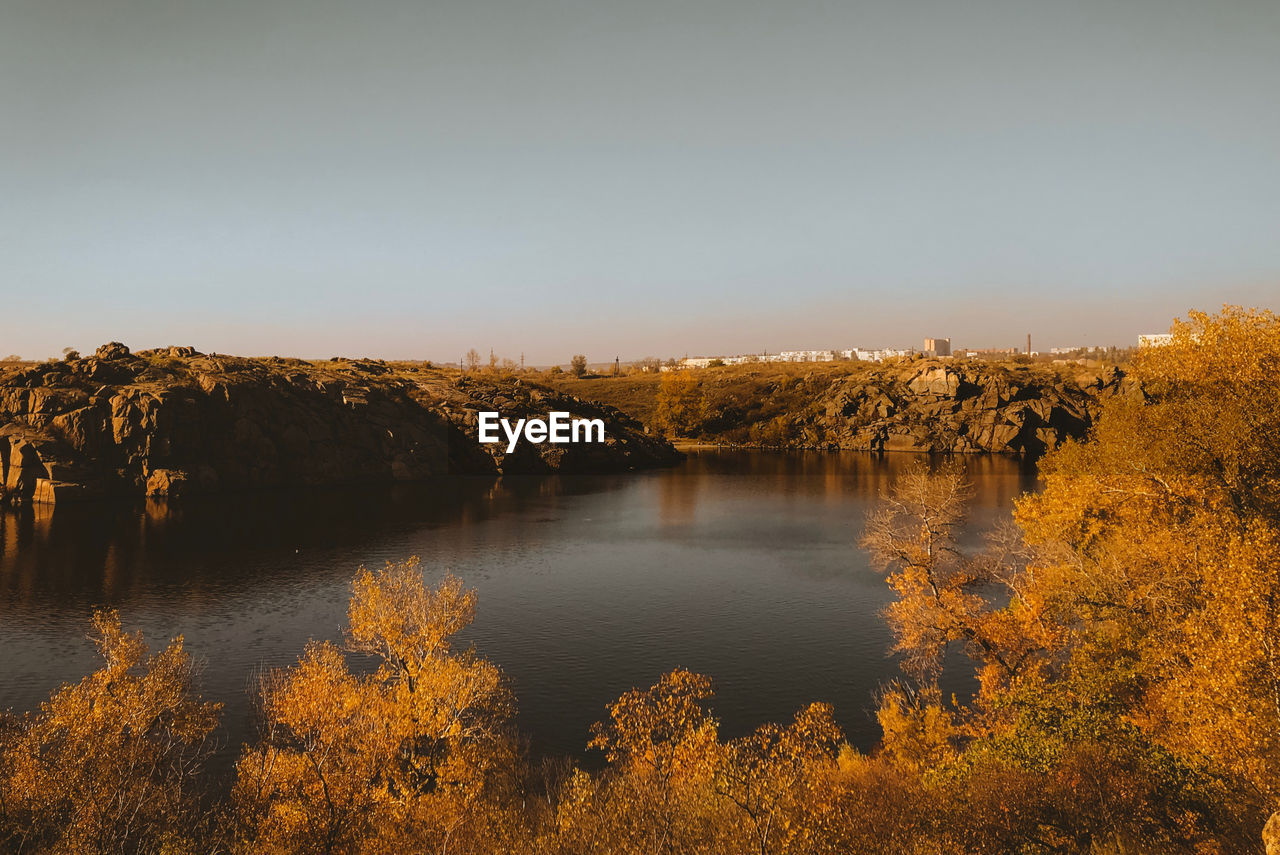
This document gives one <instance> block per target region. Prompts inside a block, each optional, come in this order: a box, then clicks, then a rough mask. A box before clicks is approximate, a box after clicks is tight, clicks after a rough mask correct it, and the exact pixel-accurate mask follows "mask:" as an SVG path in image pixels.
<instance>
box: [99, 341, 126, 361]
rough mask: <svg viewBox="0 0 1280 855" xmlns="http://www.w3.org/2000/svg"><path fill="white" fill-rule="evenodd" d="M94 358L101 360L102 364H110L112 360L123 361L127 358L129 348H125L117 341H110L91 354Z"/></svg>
mask: <svg viewBox="0 0 1280 855" xmlns="http://www.w3.org/2000/svg"><path fill="white" fill-rule="evenodd" d="M93 355H94V357H95V358H97V359H101V360H102V361H103V362H110V361H111V360H114V359H124V358H126V357H128V356H129V348H127V347H125V346H124V345H123V344H121V343H120V342H118V341H110V342H107V343H106V344H104V345H102V346H101V347H99V348H98V349H97V350H96V351H94V353H93Z"/></svg>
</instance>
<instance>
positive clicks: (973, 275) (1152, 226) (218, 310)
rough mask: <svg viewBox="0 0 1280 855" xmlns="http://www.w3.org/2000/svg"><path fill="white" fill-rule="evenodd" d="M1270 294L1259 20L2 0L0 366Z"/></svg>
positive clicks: (1060, 341) (580, 339) (1276, 21)
mask: <svg viewBox="0 0 1280 855" xmlns="http://www.w3.org/2000/svg"><path fill="white" fill-rule="evenodd" d="M1278 297H1280V2H1276V0H1256V2H1243V0H1242V1H1241V2H1233V0H1218V2H1205V0H1195V2H1187V0H1102V2H1064V1H1063V0H1055V2H1035V1H1034V0H1007V2H993V0H966V2H957V1H956V0H937V2H917V0H883V2H854V0H841V2H836V1H835V0H828V2H823V0H768V2H760V0H629V2H621V0H582V2H568V0H436V1H435V2H431V0H362V2H354V0H347V1H346V2H335V0H216V2H215V0H0V351H3V353H10V352H13V353H18V354H21V355H24V356H27V357H41V358H43V357H47V356H50V355H53V354H56V353H58V352H59V351H60V350H61V349H62V348H63V347H65V346H74V347H77V348H79V349H82V350H84V349H92V348H93V347H94V346H96V345H97V344H100V343H102V342H103V341H107V340H111V339H119V340H122V341H124V342H126V343H127V344H129V345H131V346H133V347H135V348H143V347H151V346H157V345H164V344H192V345H195V346H196V347H198V348H200V349H202V350H216V351H221V352H235V353H246V354H276V353H278V354H282V355H283V354H294V355H301V356H311V357H325V356H329V355H333V354H346V355H369V356H384V357H388V358H393V357H394V358H428V359H437V360H456V359H457V358H458V357H459V355H460V354H461V353H462V352H463V351H465V350H466V349H467V348H469V347H475V348H477V349H479V350H481V351H483V352H486V353H487V351H488V349H489V348H494V349H495V350H496V351H497V352H498V353H499V354H500V355H505V356H511V357H516V358H518V356H519V354H520V353H521V352H524V353H525V354H526V356H527V359H528V360H529V361H530V362H534V363H546V362H566V361H567V360H568V358H569V356H570V355H571V354H572V353H577V352H585V353H586V354H587V355H588V356H589V358H591V359H592V360H593V361H597V360H599V361H603V360H606V359H610V360H611V359H612V358H613V357H614V356H615V355H621V356H622V358H623V359H624V360H625V359H628V358H636V357H640V356H644V355H649V354H652V355H658V356H671V355H683V354H684V353H686V352H688V353H721V352H730V353H733V352H743V351H748V352H749V351H758V350H761V349H769V350H780V349H799V348H829V347H842V348H844V347H853V346H861V347H872V346H895V345H896V346H905V345H915V346H917V347H918V346H920V343H921V338H922V337H923V336H926V335H931V336H932V335H937V336H950V337H951V338H952V340H953V342H955V343H956V344H959V345H968V346H1014V345H1019V344H1021V343H1022V342H1023V341H1024V338H1025V335H1026V333H1028V332H1031V333H1033V334H1034V335H1035V343H1036V345H1037V347H1049V346H1053V345H1074V344H1107V343H1123V344H1127V343H1130V342H1132V341H1133V339H1134V337H1135V336H1136V334H1137V333H1139V332H1151V331H1161V330H1164V329H1166V328H1167V327H1168V324H1169V321H1170V319H1171V318H1172V317H1173V316H1175V315H1180V314H1182V313H1184V312H1185V311H1186V310H1187V309H1188V308H1193V307H1194V308H1207V309H1216V308H1217V307H1218V306H1220V305H1221V304H1222V303H1224V302H1232V303H1243V304H1246V305H1261V306H1267V307H1270V308H1280V299H1277V298H1278ZM3 353H0V355H3Z"/></svg>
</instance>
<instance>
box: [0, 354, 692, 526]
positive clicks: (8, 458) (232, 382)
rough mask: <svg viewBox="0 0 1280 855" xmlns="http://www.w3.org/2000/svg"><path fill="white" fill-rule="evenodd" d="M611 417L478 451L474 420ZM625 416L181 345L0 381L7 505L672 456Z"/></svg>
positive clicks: (337, 363)
mask: <svg viewBox="0 0 1280 855" xmlns="http://www.w3.org/2000/svg"><path fill="white" fill-rule="evenodd" d="M482 410H497V411H499V412H500V413H502V415H503V416H504V417H507V418H511V419H516V418H525V417H544V418H545V417H546V415H547V414H548V413H549V412H551V411H565V412H569V413H571V414H572V415H574V416H576V417H581V418H599V419H603V420H604V422H605V436H606V441H605V442H604V443H596V444H587V443H577V444H558V445H553V444H549V443H543V444H532V443H528V442H521V443H520V444H519V445H518V446H517V448H516V449H515V451H514V452H513V453H512V454H510V455H507V454H505V444H501V443H500V444H484V445H482V444H480V443H479V442H478V438H477V422H478V413H479V412H480V411H482ZM678 459H679V453H678V452H676V451H675V450H674V449H673V448H672V447H671V445H670V444H669V443H667V442H665V441H663V440H661V439H657V438H655V437H652V436H649V435H647V434H646V432H645V430H644V428H643V426H642V425H641V424H640V423H639V422H637V421H635V420H634V419H632V418H631V417H629V416H627V415H626V414H625V413H622V412H620V411H618V410H615V409H613V408H612V407H608V406H605V405H602V404H596V403H592V402H589V401H584V400H580V399H578V398H575V397H573V396H570V395H565V394H561V393H557V392H554V391H552V390H550V389H547V388H544V387H541V386H538V385H536V384H530V383H525V382H523V381H522V380H520V379H517V378H514V377H507V378H499V377H489V376H486V377H483V378H474V377H465V378H458V377H457V375H456V373H453V374H449V373H446V372H443V371H440V370H437V369H432V368H429V367H423V366H419V365H413V364H389V363H385V362H381V361H377V360H354V361H352V360H339V359H335V360H330V361H327V362H307V361H304V360H297V359H280V358H278V357H272V358H270V359H245V358H239V357H229V356H222V355H214V354H209V355H205V354H201V353H199V352H198V351H196V350H195V349H194V348H191V347H171V348H163V349H160V350H153V351H146V352H143V353H139V354H132V353H130V352H129V349H128V348H127V347H125V346H124V345H122V344H120V343H118V342H112V343H110V344H106V345H103V346H102V347H100V348H98V350H97V351H96V352H95V354H94V355H93V356H92V357H88V358H84V359H81V358H69V359H67V360H65V361H62V362H48V363H42V364H40V365H36V366H32V367H27V368H24V369H22V370H20V371H15V372H10V373H9V374H7V375H5V376H0V498H3V500H4V501H8V502H11V503H22V502H55V501H58V502H60V501H65V500H68V499H78V498H86V497H91V496H97V495H106V494H123V495H143V494H146V495H158V496H159V495H162V496H177V495H182V494H191V493H202V492H214V491H221V490H235V489H246V488H259V487H277V486H298V485H329V484H351V483H376V482H391V481H408V480H418V479H423V478H429V477H431V476H435V475H440V474H445V473H451V472H452V473H500V472H502V473H511V472H552V471H565V472H568V471H580V472H581V471H591V472H606V471H620V470H627V469H636V468H642V467H649V466H661V465H667V464H671V463H674V462H676V461H677V460H678Z"/></svg>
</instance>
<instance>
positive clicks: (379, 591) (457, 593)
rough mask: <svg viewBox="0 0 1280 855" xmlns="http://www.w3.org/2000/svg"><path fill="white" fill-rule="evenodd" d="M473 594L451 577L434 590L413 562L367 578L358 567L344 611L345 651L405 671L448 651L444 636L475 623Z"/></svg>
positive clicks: (368, 571)
mask: <svg viewBox="0 0 1280 855" xmlns="http://www.w3.org/2000/svg"><path fill="white" fill-rule="evenodd" d="M475 614H476V593H475V591H467V590H464V589H463V587H462V582H461V581H460V580H458V579H455V578H453V577H452V576H450V577H448V578H446V579H445V580H444V581H443V582H441V584H440V587H439V588H437V589H436V590H434V591H430V590H428V589H427V588H426V586H425V585H424V584H423V581H422V570H421V566H420V562H419V561H418V559H417V558H410V559H408V560H407V561H404V562H401V563H398V564H391V565H388V566H387V568H386V569H384V570H382V571H379V572H378V573H373V572H372V571H370V570H367V569H365V568H363V567H362V568H360V570H359V571H357V573H356V578H355V580H354V581H353V582H352V583H351V605H350V606H349V608H348V611H347V619H348V621H349V623H350V639H351V648H352V649H353V650H358V651H361V652H363V653H369V654H372V655H374V656H380V657H382V658H383V659H384V660H385V661H386V662H387V663H388V664H392V665H394V666H396V667H406V666H408V665H411V664H413V663H420V662H422V661H424V660H427V659H432V658H435V657H439V656H443V655H444V654H446V653H448V652H449V641H448V639H449V637H450V636H452V635H454V634H456V633H457V632H458V631H460V630H462V629H463V628H465V627H466V626H468V625H469V624H470V623H471V622H472V621H473V620H475Z"/></svg>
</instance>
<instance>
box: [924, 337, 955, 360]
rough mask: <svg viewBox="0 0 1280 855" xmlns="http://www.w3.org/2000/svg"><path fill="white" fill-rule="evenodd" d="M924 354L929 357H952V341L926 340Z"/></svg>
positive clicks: (942, 339) (941, 339) (946, 339)
mask: <svg viewBox="0 0 1280 855" xmlns="http://www.w3.org/2000/svg"><path fill="white" fill-rule="evenodd" d="M924 352H925V353H927V354H928V355H929V356H950V355H951V339H949V338H926V339H925V340H924Z"/></svg>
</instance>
